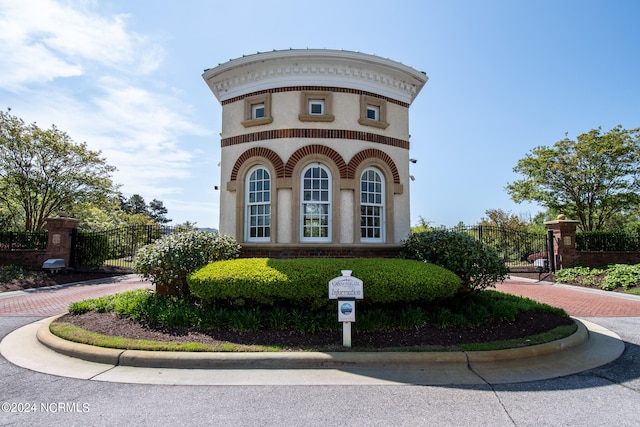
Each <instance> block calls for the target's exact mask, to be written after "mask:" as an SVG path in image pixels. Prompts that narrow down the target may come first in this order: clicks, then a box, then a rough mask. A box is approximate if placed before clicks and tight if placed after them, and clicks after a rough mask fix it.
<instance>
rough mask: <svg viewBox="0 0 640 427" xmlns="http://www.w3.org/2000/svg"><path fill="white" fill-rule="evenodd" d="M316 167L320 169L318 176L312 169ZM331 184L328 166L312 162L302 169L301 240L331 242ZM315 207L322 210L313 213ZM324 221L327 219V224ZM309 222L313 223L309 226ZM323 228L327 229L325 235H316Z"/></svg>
mask: <svg viewBox="0 0 640 427" xmlns="http://www.w3.org/2000/svg"><path fill="white" fill-rule="evenodd" d="M314 169H317V170H318V175H319V176H318V177H314V176H313V172H312V170H314ZM308 173H311V176H310V177H307V174H308ZM331 186H332V178H331V171H330V170H329V168H327V167H326V166H324V165H322V164H312V165H309V166H307V167H305V168H304V169H303V170H302V173H301V174H300V241H301V242H322V243H327V242H331V235H332V232H331V230H332V222H333V218H332V212H331V207H332V197H333V194H332V188H331ZM323 199H326V200H323ZM314 208H315V209H317V210H318V211H321V213H320V214H313V213H312V212H311V211H312V210H314ZM318 208H322V209H318ZM307 212H309V213H307ZM314 221H315V222H317V225H313V224H312V223H313V222H314ZM323 221H326V224H323ZM308 223H311V224H312V225H311V226H307V224H308ZM322 229H324V230H326V235H325V236H323V235H317V236H314V234H316V231H321V230H322ZM305 232H306V233H305ZM305 234H306V235H305ZM318 234H321V233H318Z"/></svg>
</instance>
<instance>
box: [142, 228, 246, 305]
mask: <svg viewBox="0 0 640 427" xmlns="http://www.w3.org/2000/svg"><path fill="white" fill-rule="evenodd" d="M239 253H240V245H238V243H237V242H236V240H235V239H234V238H233V237H230V236H224V235H221V234H218V233H209V232H206V231H183V232H179V233H174V234H170V235H168V236H164V237H161V238H160V239H158V240H156V241H155V242H154V243H152V244H150V245H147V246H144V247H142V248H141V249H140V250H139V251H138V253H137V254H136V259H135V264H134V267H133V268H134V272H135V273H138V274H140V275H142V277H144V278H145V279H151V282H152V283H153V284H154V285H156V291H157V292H158V293H160V294H169V295H177V296H182V295H185V294H187V293H188V292H189V288H188V287H187V282H186V280H187V275H188V274H189V273H191V272H192V271H194V270H195V269H196V268H198V267H202V266H203V265H206V264H208V263H210V262H214V261H220V260H228V259H233V258H236V257H237V256H238V254H239Z"/></svg>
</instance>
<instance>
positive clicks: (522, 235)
mask: <svg viewBox="0 0 640 427" xmlns="http://www.w3.org/2000/svg"><path fill="white" fill-rule="evenodd" d="M449 230H450V231H455V232H460V233H466V234H468V235H470V236H472V237H474V238H476V239H478V240H480V241H481V242H483V243H485V244H487V245H489V246H491V247H493V248H494V249H495V250H496V251H497V252H498V255H500V257H501V258H502V259H503V260H504V262H505V263H506V264H507V266H508V267H509V268H510V270H511V271H512V272H517V271H520V272H539V271H540V270H544V271H548V269H549V263H548V260H549V239H548V237H547V234H544V233H529V232H526V231H520V230H512V229H508V228H502V227H495V226H490V225H473V226H466V225H465V226H457V227H453V228H450V229H449Z"/></svg>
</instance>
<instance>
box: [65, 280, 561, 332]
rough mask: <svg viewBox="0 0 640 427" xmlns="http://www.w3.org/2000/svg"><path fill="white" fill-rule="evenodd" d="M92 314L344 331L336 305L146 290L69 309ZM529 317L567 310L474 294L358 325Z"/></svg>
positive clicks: (380, 313)
mask: <svg viewBox="0 0 640 427" xmlns="http://www.w3.org/2000/svg"><path fill="white" fill-rule="evenodd" d="M365 298H366V293H365ZM362 305H363V304H362ZM358 306H359V307H360V306H361V302H358ZM91 310H93V311H100V312H104V311H110V312H113V313H115V314H117V315H118V316H121V317H125V318H129V319H131V320H133V321H136V322H144V323H146V324H154V325H164V326H169V327H185V328H194V329H196V330H206V329H211V328H213V329H221V330H224V329H227V330H235V331H255V330H260V329H265V330H266V329H275V330H295V331H298V332H302V333H314V332H318V331H336V330H338V329H339V328H340V324H339V323H338V316H337V313H336V310H335V301H333V303H332V304H331V307H328V308H322V309H319V310H310V309H308V308H299V307H298V308H296V307H284V306H278V307H267V306H258V307H254V308H247V307H241V308H238V307H231V306H228V305H222V306H213V307H212V306H203V305H202V304H198V302H197V301H196V300H195V298H193V296H189V297H182V298H178V297H175V296H169V295H158V294H157V293H152V292H149V291H148V290H146V289H138V290H135V291H128V292H123V293H120V294H116V295H110V296H106V297H100V298H96V299H90V300H85V301H81V302H75V303H72V304H71V305H70V306H69V313H71V314H81V313H84V312H87V311H91ZM525 312H542V313H554V314H558V315H561V316H567V314H566V313H565V312H564V311H563V310H562V309H559V308H555V307H551V306H549V305H546V304H541V303H538V302H535V301H533V300H531V299H528V298H522V297H518V296H515V295H508V294H503V293H500V292H495V291H484V292H478V293H474V294H471V295H469V296H468V297H467V298H450V299H447V300H442V301H437V302H432V303H427V304H401V305H397V306H394V305H385V306H382V307H369V308H364V307H361V308H359V311H358V319H357V322H356V323H355V324H354V325H355V328H356V330H358V331H375V330H391V329H399V330H402V329H404V330H411V329H413V328H416V327H421V326H427V325H433V326H438V327H442V328H445V327H450V326H457V327H472V326H479V325H482V324H484V323H485V322H488V321H507V322H508V321H512V320H513V319H514V318H515V316H516V315H517V314H518V313H525Z"/></svg>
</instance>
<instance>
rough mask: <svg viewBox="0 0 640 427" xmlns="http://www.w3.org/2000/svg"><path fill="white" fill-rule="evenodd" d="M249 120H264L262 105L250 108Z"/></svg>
mask: <svg viewBox="0 0 640 427" xmlns="http://www.w3.org/2000/svg"><path fill="white" fill-rule="evenodd" d="M251 118H252V119H254V120H255V119H262V118H264V104H254V105H252V106H251Z"/></svg>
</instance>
